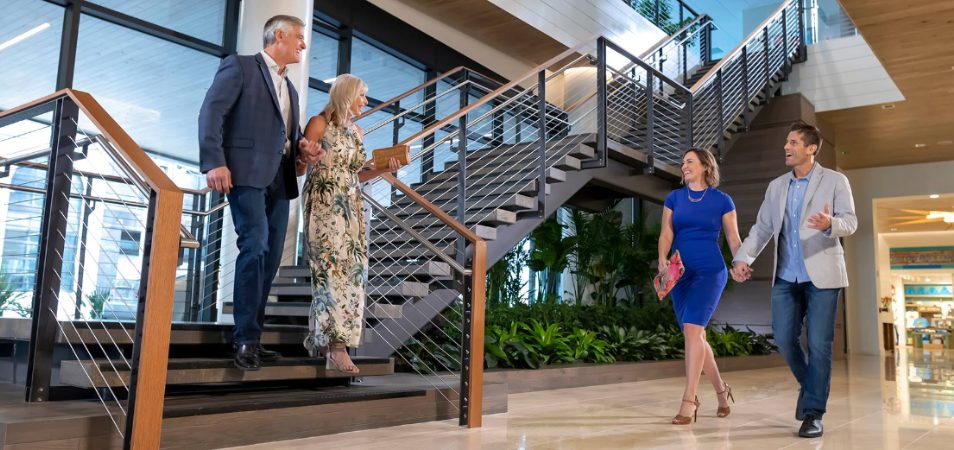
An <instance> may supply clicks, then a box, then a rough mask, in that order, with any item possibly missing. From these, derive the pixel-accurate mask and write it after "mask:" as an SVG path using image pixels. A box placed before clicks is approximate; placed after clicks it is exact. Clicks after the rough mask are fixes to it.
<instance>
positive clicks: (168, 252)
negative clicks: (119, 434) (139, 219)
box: [0, 89, 183, 449]
mask: <svg viewBox="0 0 954 450" xmlns="http://www.w3.org/2000/svg"><path fill="white" fill-rule="evenodd" d="M63 97H69V98H70V99H72V100H73V102H75V103H76V105H77V106H78V107H79V109H80V110H81V111H83V112H84V113H85V114H86V116H87V118H88V119H89V120H90V121H91V122H92V123H93V125H95V126H96V128H97V129H98V130H99V131H100V133H102V135H103V136H105V137H106V138H107V139H109V141H110V142H111V143H112V144H113V146H114V148H115V149H116V150H117V151H118V152H120V153H121V154H122V155H123V156H124V157H125V158H126V160H127V161H128V162H129V165H130V167H131V169H132V170H134V171H136V172H137V174H138V175H139V176H140V177H141V178H142V179H143V180H144V181H145V182H146V183H147V184H148V185H149V187H150V188H151V189H152V190H153V192H154V193H155V201H156V203H155V207H154V217H153V218H154V220H153V223H152V224H151V225H152V240H151V241H150V242H149V261H148V262H147V263H148V265H149V266H148V267H149V271H148V275H149V276H148V279H145V280H142V281H141V283H142V284H143V285H144V286H146V290H145V292H146V301H145V311H144V313H143V319H142V322H141V323H137V324H136V326H137V328H138V330H137V332H141V334H142V337H141V340H140V345H139V348H140V354H139V367H138V379H137V383H136V389H135V392H131V393H130V395H135V398H136V405H135V406H136V407H135V413H134V415H133V417H132V420H133V422H132V424H131V427H127V429H131V430H132V432H131V433H130V434H129V435H128V436H126V439H127V440H128V441H129V442H130V444H131V447H132V448H143V449H145V448H159V442H160V438H161V433H162V410H163V400H164V398H165V390H166V370H167V368H168V362H169V336H170V334H171V323H172V300H173V297H174V294H175V277H176V265H177V263H178V256H179V227H180V222H181V220H182V198H183V195H182V191H181V190H179V188H178V187H177V186H176V185H175V183H173V182H172V180H170V179H169V177H168V176H166V174H165V173H164V172H163V171H162V169H160V168H159V166H157V165H156V163H155V162H154V161H153V160H152V158H150V157H149V155H147V154H146V152H144V151H143V150H142V148H140V147H139V145H137V144H136V142H135V141H133V139H132V138H131V137H130V136H129V135H128V134H127V133H126V131H125V130H123V129H122V127H120V126H119V124H118V123H117V122H116V121H115V120H114V119H113V118H112V117H111V116H110V115H109V114H108V113H107V112H106V110H105V109H103V107H102V106H101V105H100V104H99V102H97V101H96V100H95V99H94V98H93V97H92V96H91V95H90V94H88V93H86V92H82V91H76V90H72V89H63V90H60V91H57V92H54V93H53V94H50V95H47V96H45V97H43V98H40V99H37V100H35V101H32V102H29V103H26V104H23V105H20V106H18V107H15V108H12V109H10V110H7V111H4V112H3V113H0V118H3V117H6V116H10V115H13V114H16V113H18V112H22V111H25V110H28V109H31V108H33V107H36V106H39V105H42V104H44V103H48V102H52V101H55V100H57V99H60V98H63Z"/></svg>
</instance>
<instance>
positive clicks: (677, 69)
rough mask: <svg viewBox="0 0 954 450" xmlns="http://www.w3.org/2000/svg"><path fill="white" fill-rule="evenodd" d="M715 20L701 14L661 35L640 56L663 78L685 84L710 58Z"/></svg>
mask: <svg viewBox="0 0 954 450" xmlns="http://www.w3.org/2000/svg"><path fill="white" fill-rule="evenodd" d="M716 28H717V27H716V25H715V23H714V22H713V21H712V18H711V17H709V16H708V15H705V14H703V15H701V16H698V17H696V18H695V19H693V20H692V21H691V22H689V23H687V24H685V25H684V26H683V27H682V28H680V29H679V30H677V31H676V32H675V33H672V34H671V35H670V36H667V37H666V38H663V39H662V40H660V41H659V42H658V43H657V44H656V45H654V46H652V47H651V48H650V49H649V50H647V51H645V52H643V54H642V55H640V59H642V60H643V61H644V62H646V63H648V64H650V65H652V66H653V67H655V68H656V69H657V70H658V71H659V72H661V73H662V74H664V75H666V76H667V77H669V78H671V79H673V80H676V81H679V82H680V83H682V84H686V81H687V80H688V79H689V76H690V74H692V73H693V72H695V71H696V70H698V69H699V68H700V67H702V66H703V65H705V64H706V63H708V62H709V61H710V60H711V59H712V51H711V49H712V47H711V45H710V43H711V42H712V31H713V30H714V29H716Z"/></svg>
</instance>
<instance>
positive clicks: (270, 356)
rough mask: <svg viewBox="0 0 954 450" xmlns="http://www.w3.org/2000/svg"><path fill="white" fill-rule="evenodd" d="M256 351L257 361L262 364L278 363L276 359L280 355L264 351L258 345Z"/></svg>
mask: <svg viewBox="0 0 954 450" xmlns="http://www.w3.org/2000/svg"><path fill="white" fill-rule="evenodd" d="M256 351H258V359H259V360H261V361H263V362H266V361H278V358H281V357H282V354H281V353H278V352H276V351H272V350H266V349H265V347H262V344H258V347H257V348H256Z"/></svg>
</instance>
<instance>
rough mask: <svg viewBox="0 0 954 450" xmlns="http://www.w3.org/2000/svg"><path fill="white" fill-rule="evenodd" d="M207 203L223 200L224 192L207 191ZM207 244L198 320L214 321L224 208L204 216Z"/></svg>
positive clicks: (220, 264)
mask: <svg viewBox="0 0 954 450" xmlns="http://www.w3.org/2000/svg"><path fill="white" fill-rule="evenodd" d="M206 195H208V196H209V197H208V198H209V203H208V204H209V205H213V206H214V205H218V204H220V203H221V202H223V201H225V194H222V193H219V192H215V191H212V192H209V193H208V194H206ZM205 220H206V223H205V226H206V227H207V235H208V238H207V239H206V242H208V244H207V245H206V246H205V247H204V250H203V255H202V258H203V259H204V260H205V277H204V279H203V280H202V286H203V287H202V299H201V302H200V303H201V305H202V309H201V311H202V314H200V315H199V320H202V321H206V322H214V321H215V320H216V319H217V318H218V317H217V316H218V307H217V306H216V305H218V298H219V275H220V274H219V272H220V271H221V269H222V229H223V226H224V223H223V222H224V221H225V210H224V208H223V209H219V210H218V211H216V212H214V213H212V214H209V215H208V216H206V219H205Z"/></svg>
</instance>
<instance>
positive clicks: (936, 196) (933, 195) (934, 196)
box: [931, 194, 941, 198]
mask: <svg viewBox="0 0 954 450" xmlns="http://www.w3.org/2000/svg"><path fill="white" fill-rule="evenodd" d="M931 198H941V196H940V195H938V194H931Z"/></svg>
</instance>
